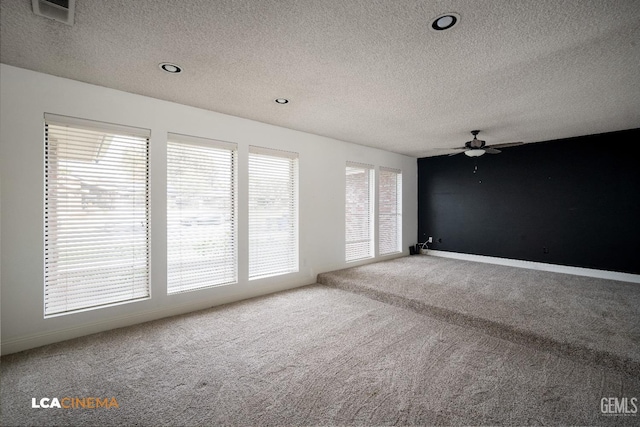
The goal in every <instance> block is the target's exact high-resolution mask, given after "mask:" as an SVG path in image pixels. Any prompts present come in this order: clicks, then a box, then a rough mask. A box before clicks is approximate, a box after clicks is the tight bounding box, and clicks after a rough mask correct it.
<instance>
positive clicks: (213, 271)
mask: <svg viewBox="0 0 640 427" xmlns="http://www.w3.org/2000/svg"><path fill="white" fill-rule="evenodd" d="M236 153H237V147H236V145H235V144H231V143H227V142H221V141H213V140H209V139H202V138H195V137H189V136H184V135H177V134H171V133H170V134H169V136H168V142H167V292H168V293H169V294H174V293H178V292H184V291H191V290H195V289H201V288H206V287H210V286H218V285H226V284H230V283H235V282H237V280H238V273H237V271H238V268H237V264H238V262H237V246H236V240H237V237H236V236H237V233H236V157H237V155H236Z"/></svg>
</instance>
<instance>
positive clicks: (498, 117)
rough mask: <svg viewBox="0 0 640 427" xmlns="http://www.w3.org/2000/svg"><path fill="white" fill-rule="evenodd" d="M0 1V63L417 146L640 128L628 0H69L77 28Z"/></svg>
mask: <svg viewBox="0 0 640 427" xmlns="http://www.w3.org/2000/svg"><path fill="white" fill-rule="evenodd" d="M0 5H1V8H0V18H1V35H0V36H1V38H0V61H1V62H3V63H5V64H9V65H14V66H17V67H22V68H27V69H31V70H36V71H40V72H44V73H48V74H53V75H56V76H61V77H67V78H70V79H74V80H79V81H83V82H88V83H92V84H96V85H101V86H106V87H110V88H115V89H119V90H123V91H127V92H132V93H138V94H142V95H146V96H151V97H154V98H159V99H165V100H169V101H174V102H178V103H181V104H187V105H192V106H195V107H200V108H205V109H208V110H213V111H218V112H222V113H227V114H232V115H235V116H240V117H246V118H250V119H254V120H259V121H262V122H266V123H271V124H275V125H279V126H284V127H288V128H291V129H297V130H302V131H306V132H311V133H314V134H318V135H325V136H329V137H333V138H336V139H340V140H343V141H349V142H354V143H357V144H362V145H367V146H371V147H377V148H382V149H385V150H389V151H393V152H397V153H403V154H407V155H410V156H415V157H423V156H432V155H442V154H447V153H449V152H451V151H450V150H447V148H452V147H460V146H462V145H463V144H464V142H465V141H467V140H469V139H470V137H471V136H470V134H469V131H471V130H472V129H481V130H482V133H481V134H480V137H481V139H485V140H486V141H487V144H500V143H506V142H511V141H524V142H527V143H528V142H537V141H545V140H550V139H557V138H565V137H572V136H578V135H586V134H594V133H601V132H608V131H614V130H622V129H630V128H636V127H640V45H639V44H640V1H638V0H591V1H590V0H568V1H560V0H483V1H471V0H465V1H446V0H442V1H426V0H423V1H418V0H173V1H171V0H135V1H134V0H126V1H116V0H109V1H105V0H77V2H76V15H75V25H74V26H72V27H69V26H66V25H64V24H61V23H58V22H55V21H52V20H49V19H46V18H42V17H39V16H36V15H34V14H33V12H32V9H31V0H1V2H0ZM446 12H456V13H458V14H459V15H460V16H461V20H460V22H459V23H458V25H457V26H455V27H454V28H452V29H450V30H447V31H443V32H436V31H433V30H431V29H430V22H431V20H432V19H433V18H435V17H437V16H439V15H441V14H443V13H446ZM163 61H169V62H174V63H177V64H179V65H181V66H182V67H183V68H184V72H183V73H182V74H180V75H169V74H167V73H164V72H162V71H160V69H159V68H158V64H159V63H160V62H163ZM277 97H285V98H289V99H290V100H291V102H290V103H289V104H287V105H284V106H282V105H278V104H276V103H274V102H273V99H274V98H277Z"/></svg>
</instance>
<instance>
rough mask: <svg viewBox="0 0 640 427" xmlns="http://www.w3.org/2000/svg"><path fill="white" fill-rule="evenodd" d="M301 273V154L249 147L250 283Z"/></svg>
mask: <svg viewBox="0 0 640 427" xmlns="http://www.w3.org/2000/svg"><path fill="white" fill-rule="evenodd" d="M296 271H298V154H297V153H289V152H285V151H277V150H270V149H266V148H260V147H254V146H251V147H249V279H256V278H260V277H266V276H274V275H278V274H285V273H293V272H296Z"/></svg>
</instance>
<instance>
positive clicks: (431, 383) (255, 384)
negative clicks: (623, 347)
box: [0, 285, 640, 426]
mask: <svg viewBox="0 0 640 427" xmlns="http://www.w3.org/2000/svg"><path fill="white" fill-rule="evenodd" d="M0 373H1V377H0V402H1V407H0V408H1V421H2V425H7V426H9V425H147V426H162V425H189V426H191V425H207V426H208V425H243V426H247V425H248V426H255V425H286V426H290V425H436V424H438V425H443V424H445V425H548V424H552V425H559V424H563V425H567V424H570V425H637V424H638V421H639V419H640V418H638V417H637V416H636V417H631V416H626V417H623V416H605V415H603V414H602V413H601V410H600V408H601V407H600V403H601V399H602V398H603V397H605V398H606V397H633V396H635V397H640V378H639V377H638V376H634V375H631V374H629V373H628V372H624V371H621V370H616V369H613V368H610V367H606V366H602V365H597V364H587V363H583V362H581V361H578V360H575V359H573V358H571V357H566V356H564V355H559V354H556V353H553V352H549V351H544V350H537V349H535V347H531V346H528V345H523V344H519V343H514V342H510V341H508V340H504V339H501V338H497V337H495V336H491V335H488V334H485V333H482V332H480V331H479V330H477V329H475V328H467V327H461V326H458V325H454V324H451V323H448V322H445V321H442V320H439V319H435V318H433V317H430V316H425V315H423V314H418V313H415V312H414V311H412V310H407V309H403V308H399V307H396V306H394V305H390V304H386V303H382V302H379V301H375V300H373V299H371V298H368V297H366V296H363V295H358V294H355V293H352V292H346V291H343V290H340V289H334V288H331V287H326V286H321V285H313V286H308V287H304V288H300V289H296V290H292V291H287V292H282V293H278V294H274V295H271V296H266V297H262V298H257V299H253V300H248V301H243V302H240V303H235V304H231V305H227V306H223V307H218V308H214V309H209V310H205V311H200V312H196V313H191V314H187V315H182V316H177V317H173V318H170V319H164V320H159V321H155V322H149V323H146V324H142V325H137V326H133V327H128V328H123V329H117V330H113V331H109V332H104V333H100V334H95V335H91V336H87V337H83V338H79V339H75V340H71V341H67V342H63V343H58V344H53V345H48V346H45V347H40V348H37V349H33V350H29V351H26V352H21V353H17V354H13V355H8V356H4V357H2V359H1V364H0ZM67 396H68V397H99V398H104V397H109V398H110V397H115V398H116V399H117V401H118V404H119V407H118V408H110V409H106V408H98V409H86V408H85V409H32V408H31V399H32V398H33V397H36V398H41V397H58V398H60V399H61V398H63V397H67Z"/></svg>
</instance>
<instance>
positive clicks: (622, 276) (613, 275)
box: [427, 249, 640, 283]
mask: <svg viewBox="0 0 640 427" xmlns="http://www.w3.org/2000/svg"><path fill="white" fill-rule="evenodd" d="M427 255H432V256H437V257H442V258H454V259H461V260H465V261H476V262H484V263H487V264H498V265H506V266H509V267H518V268H528V269H531V270H541V271H551V272H554V273H565V274H573V275H575V276H586V277H595V278H598V279H608V280H619V281H621V282H630V283H640V275H638V274H630V273H622V272H619V271H608V270H596V269H593V268H583V267H572V266H569V265H559V264H547V263H544V262H534V261H523V260H519V259H510V258H498V257H492V256H484V255H473V254H463V253H459V252H447V251H435V250H431V249H429V250H428V251H427Z"/></svg>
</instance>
